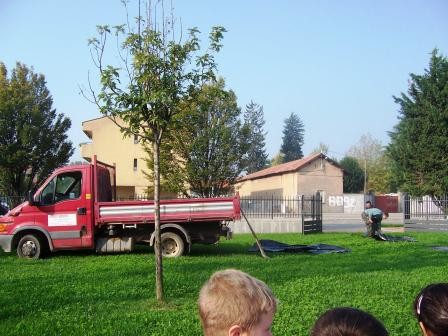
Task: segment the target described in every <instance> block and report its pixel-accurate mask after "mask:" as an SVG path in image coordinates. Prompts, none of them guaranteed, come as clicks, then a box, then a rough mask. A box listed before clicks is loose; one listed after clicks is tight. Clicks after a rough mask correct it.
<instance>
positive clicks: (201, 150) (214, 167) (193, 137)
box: [161, 79, 248, 197]
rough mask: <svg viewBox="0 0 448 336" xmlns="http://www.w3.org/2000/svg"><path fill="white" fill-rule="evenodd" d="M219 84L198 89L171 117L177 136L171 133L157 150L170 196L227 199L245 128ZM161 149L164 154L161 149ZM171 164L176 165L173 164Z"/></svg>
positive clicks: (237, 169) (241, 154)
mask: <svg viewBox="0 0 448 336" xmlns="http://www.w3.org/2000/svg"><path fill="white" fill-rule="evenodd" d="M240 115H241V110H240V108H239V107H238V105H237V99H236V95H235V94H234V93H233V91H231V90H230V91H227V90H225V84H224V80H222V79H220V80H219V81H218V82H217V83H210V84H209V85H206V86H204V87H203V88H202V90H201V92H200V93H199V94H198V95H197V96H196V99H195V100H194V101H189V102H186V104H184V105H183V107H182V112H181V113H180V114H179V115H177V116H176V118H175V119H176V124H177V125H179V127H178V131H177V132H175V133H174V132H170V135H169V139H167V140H166V141H165V143H164V144H163V146H162V148H163V149H164V152H165V153H170V154H168V156H167V157H165V158H164V160H161V165H162V171H163V174H162V177H163V181H165V187H167V188H168V190H169V191H174V192H182V193H183V194H184V195H186V196H190V195H195V196H201V197H216V196H221V195H226V194H228V193H229V191H230V188H231V187H232V185H233V184H234V182H235V180H236V178H237V177H238V176H239V175H240V173H241V172H242V170H243V169H244V163H245V159H244V157H245V155H246V153H247V148H248V145H247V144H248V141H247V137H248V128H247V127H243V126H242V125H241V121H240V118H239V117H240ZM165 146H166V148H165ZM174 162H176V164H173V163H174Z"/></svg>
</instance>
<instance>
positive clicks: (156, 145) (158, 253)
mask: <svg viewBox="0 0 448 336" xmlns="http://www.w3.org/2000/svg"><path fill="white" fill-rule="evenodd" d="M153 152H154V172H153V173H154V220H155V223H154V226H155V243H154V254H155V258H156V297H157V301H158V302H163V300H164V298H163V267H162V249H161V244H160V243H161V239H160V166H159V159H160V141H159V140H158V139H157V137H155V139H154V142H153Z"/></svg>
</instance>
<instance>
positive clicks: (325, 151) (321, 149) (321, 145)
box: [312, 142, 330, 155]
mask: <svg viewBox="0 0 448 336" xmlns="http://www.w3.org/2000/svg"><path fill="white" fill-rule="evenodd" d="M329 150H330V146H328V145H327V144H324V143H323V142H320V143H319V146H317V147H316V148H314V149H313V152H312V153H323V154H325V155H327V154H328V151H329Z"/></svg>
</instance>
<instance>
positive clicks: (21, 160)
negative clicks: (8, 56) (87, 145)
mask: <svg viewBox="0 0 448 336" xmlns="http://www.w3.org/2000/svg"><path fill="white" fill-rule="evenodd" d="M70 125H71V122H70V119H69V118H67V117H65V116H64V115H63V114H62V113H56V110H55V109H54V108H53V99H52V97H51V95H50V92H49V91H48V89H47V87H46V82H45V77H44V75H42V74H36V73H34V71H33V69H32V68H28V67H27V66H26V65H24V64H21V63H17V64H16V67H15V68H14V69H13V70H12V71H11V74H10V76H8V71H7V69H6V66H5V65H4V64H3V63H0V153H1V155H0V193H3V194H7V195H10V196H24V195H25V194H26V193H27V191H28V190H31V189H32V188H33V186H34V184H35V183H36V182H37V180H38V179H41V178H45V177H46V176H47V175H48V174H50V173H51V172H52V171H53V170H54V169H55V168H57V167H59V166H62V165H64V164H66V163H67V162H68V160H69V158H70V156H71V155H72V154H73V146H72V143H71V142H70V141H68V140H67V134H66V133H67V131H68V130H69V129H70Z"/></svg>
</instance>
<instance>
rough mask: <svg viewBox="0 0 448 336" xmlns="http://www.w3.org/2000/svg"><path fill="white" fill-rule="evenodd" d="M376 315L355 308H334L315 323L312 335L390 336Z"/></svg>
mask: <svg viewBox="0 0 448 336" xmlns="http://www.w3.org/2000/svg"><path fill="white" fill-rule="evenodd" d="M388 335H389V334H388V332H387V330H386V328H385V327H384V326H383V324H382V323H381V322H380V321H378V320H377V319H376V318H375V317H374V316H372V315H370V314H368V313H366V312H364V311H362V310H359V309H355V308H345V307H343V308H334V309H330V310H328V311H327V312H325V313H324V314H323V315H322V316H321V317H319V319H318V320H317V321H316V323H315V324H314V327H313V329H312V330H311V336H388Z"/></svg>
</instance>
